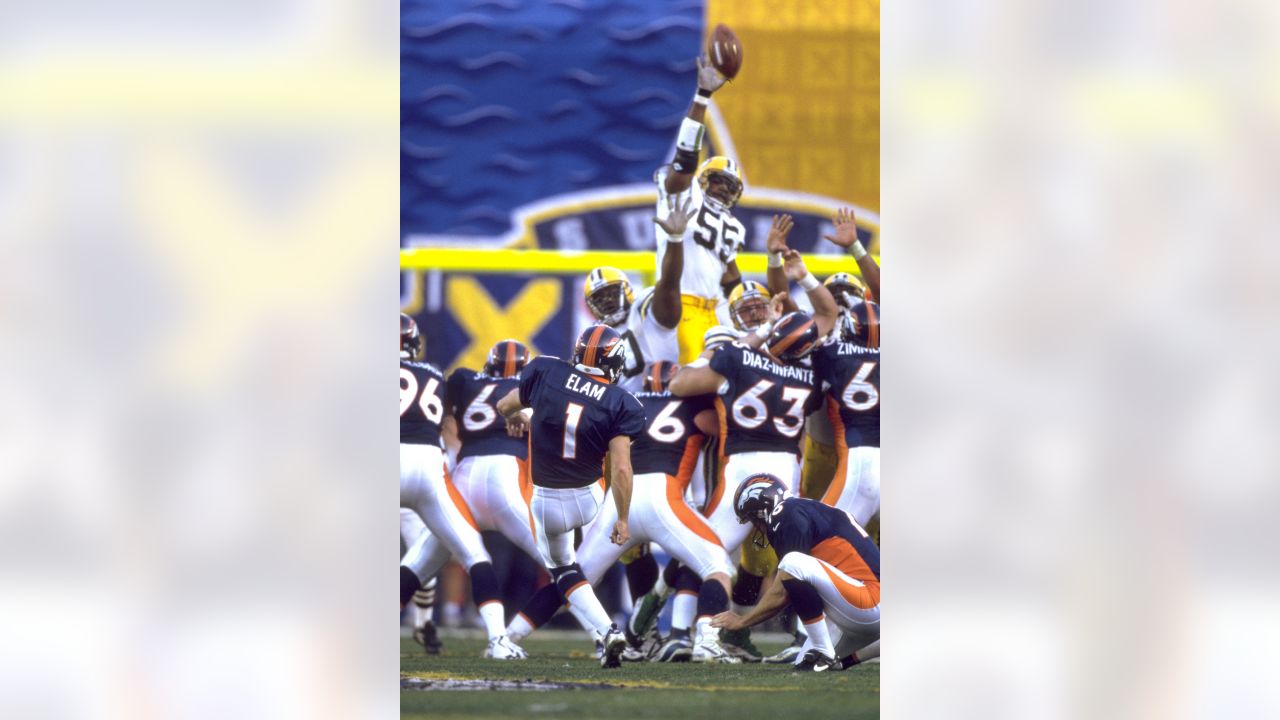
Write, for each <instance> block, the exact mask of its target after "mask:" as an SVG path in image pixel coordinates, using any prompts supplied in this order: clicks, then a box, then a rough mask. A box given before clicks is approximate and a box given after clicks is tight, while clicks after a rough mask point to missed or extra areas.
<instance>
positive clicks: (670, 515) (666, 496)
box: [579, 473, 733, 585]
mask: <svg viewBox="0 0 1280 720" xmlns="http://www.w3.org/2000/svg"><path fill="white" fill-rule="evenodd" d="M617 521H618V507H617V505H615V504H614V503H612V502H607V503H605V505H604V507H603V508H601V510H600V515H599V517H597V518H596V521H595V522H593V523H592V524H591V527H589V528H587V531H586V533H585V534H584V535H583V536H582V558H581V560H580V561H579V563H580V564H581V565H582V573H583V574H584V575H586V576H587V581H588V582H590V583H591V584H592V585H594V584H596V583H597V582H599V581H600V578H601V577H603V576H604V574H605V572H606V571H608V569H609V568H610V566H612V565H613V563H615V562H617V560H618V558H619V557H621V556H622V554H623V553H624V552H626V551H627V550H629V549H631V548H632V547H634V546H636V545H638V544H640V543H646V542H655V543H657V544H659V545H661V546H662V549H664V550H666V551H667V552H668V553H669V554H670V555H671V556H672V557H674V558H676V559H677V560H679V561H680V562H681V563H682V564H684V565H685V566H686V567H688V568H690V569H692V570H693V571H694V572H696V573H698V576H699V577H701V578H702V579H703V580H705V579H707V577H709V576H710V575H711V574H713V573H718V572H719V573H724V574H725V575H733V565H732V564H731V563H730V561H729V555H728V553H726V552H725V551H724V547H722V546H721V545H720V539H719V538H718V537H716V534H715V532H714V531H712V529H711V527H710V526H709V525H708V524H707V522H706V520H705V519H704V518H702V517H701V516H700V515H698V513H697V512H695V511H694V510H693V509H692V508H690V507H689V506H688V505H687V504H685V501H684V496H683V493H682V489H681V487H680V481H679V480H677V479H676V478H675V477H673V476H671V475H666V474H663V473H646V474H644V475H636V476H635V478H634V480H633V482H632V489H631V508H630V510H629V515H628V517H627V526H628V529H629V530H630V531H631V539H630V540H628V541H627V543H626V544H625V545H614V544H613V540H612V539H611V538H610V536H611V535H612V534H613V525H614V523H616V522H617Z"/></svg>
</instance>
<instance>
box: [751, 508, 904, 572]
mask: <svg viewBox="0 0 1280 720" xmlns="http://www.w3.org/2000/svg"><path fill="white" fill-rule="evenodd" d="M765 536H766V537H768V539H769V544H770V545H772V546H773V549H774V550H775V551H776V552H777V553H778V557H779V558H781V557H783V556H784V555H786V554H787V553H790V552H799V553H804V554H805V555H811V556H813V557H816V558H818V559H819V560H823V561H825V562H827V563H829V564H830V565H832V566H833V567H835V568H837V569H839V570H840V572H842V573H844V574H845V575H848V576H849V577H851V578H853V579H854V580H860V581H862V582H864V583H879V582H880V549H879V548H877V547H876V544H875V543H874V542H872V541H871V538H869V537H867V531H865V530H863V529H862V528H861V527H860V526H859V525H858V524H857V523H856V522H854V521H853V518H852V517H849V513H847V512H845V511H843V510H838V509H836V508H833V507H831V506H830V505H824V504H822V503H820V502H818V501H817V500H810V499H808V498H802V497H789V498H787V499H785V500H783V501H782V504H781V505H779V506H778V509H777V510H776V511H775V512H774V514H773V515H772V516H770V518H769V527H768V529H767V530H766V531H765Z"/></svg>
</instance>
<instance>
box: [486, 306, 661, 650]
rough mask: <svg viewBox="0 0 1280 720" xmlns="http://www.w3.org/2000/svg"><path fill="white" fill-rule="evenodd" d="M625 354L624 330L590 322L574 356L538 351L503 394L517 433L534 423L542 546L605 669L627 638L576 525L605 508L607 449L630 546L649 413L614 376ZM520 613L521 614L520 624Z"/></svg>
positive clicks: (502, 405) (536, 512) (622, 539)
mask: <svg viewBox="0 0 1280 720" xmlns="http://www.w3.org/2000/svg"><path fill="white" fill-rule="evenodd" d="M623 353H624V350H623V343H622V337H621V336H620V335H619V334H618V333H617V331H615V330H613V329H612V328H610V327H609V326H607V325H592V326H591V327H588V328H587V329H586V330H584V331H583V332H582V334H581V335H579V336H578V342H577V345H576V347H575V348H574V353H573V363H572V364H570V363H567V362H564V361H563V360H560V359H558V358H552V357H546V356H543V357H539V358H535V359H534V360H532V361H531V362H530V363H529V364H528V365H527V366H525V370H524V372H523V373H522V376H521V379H520V386H519V387H518V388H515V389H513V390H511V391H510V392H509V393H507V394H506V395H505V396H503V397H502V399H501V400H499V401H498V412H500V413H502V415H503V417H505V418H506V420H507V425H508V429H509V431H510V432H512V433H513V434H514V435H517V436H519V435H523V434H524V433H525V432H529V431H531V430H532V435H531V436H530V457H529V460H530V470H531V474H532V477H533V498H532V502H531V510H532V512H533V522H534V533H535V536H536V540H537V546H538V554H539V555H540V556H541V558H542V562H543V565H544V566H545V567H546V568H547V570H548V571H549V572H550V573H551V578H552V580H553V581H554V582H555V584H556V587H557V588H558V589H559V591H560V595H561V597H562V598H564V600H566V601H567V602H568V603H569V605H570V607H571V609H572V610H573V612H574V615H575V617H577V618H578V620H579V622H581V623H582V625H583V627H584V628H585V629H586V630H587V631H588V632H591V633H592V634H593V635H594V636H595V639H596V640H598V641H600V642H601V643H602V644H603V646H604V652H603V654H602V655H601V657H600V664H601V666H602V667H606V668H616V667H618V666H619V665H620V664H621V661H620V659H619V658H620V656H621V655H622V651H623V649H624V648H625V647H626V644H627V640H626V637H625V636H624V635H623V633H622V631H621V630H619V629H618V626H617V625H614V624H613V623H612V621H610V619H609V615H608V613H606V612H605V610H604V608H603V607H602V606H601V605H600V600H599V599H598V598H597V597H596V594H595V591H594V590H592V589H591V585H590V583H588V582H587V579H586V577H585V576H584V575H583V572H582V568H581V567H580V566H579V565H578V563H577V562H576V554H575V552H574V548H573V531H574V530H575V529H577V528H580V527H583V526H584V525H587V524H588V523H590V522H591V520H592V519H593V518H595V516H596V514H597V512H598V511H599V508H600V503H601V500H602V496H601V491H600V489H599V488H600V484H601V480H602V479H601V477H600V475H601V464H602V462H603V461H604V458H605V455H606V453H607V454H608V456H609V466H610V474H611V477H610V489H611V491H612V493H613V500H614V505H615V507H616V508H617V518H618V519H617V521H616V522H614V524H613V527H612V533H611V536H610V539H611V541H612V542H613V543H614V544H616V545H623V544H625V543H626V542H627V541H628V540H629V539H630V538H631V532H630V529H629V527H628V524H627V520H628V517H629V512H630V505H631V440H632V439H633V438H636V437H638V436H639V435H640V434H641V433H643V432H644V425H645V422H644V409H643V408H642V407H641V406H640V401H638V400H636V399H635V396H633V395H631V394H630V393H628V392H627V391H626V390H623V389H622V388H620V387H618V386H617V385H614V383H615V382H616V381H617V379H618V376H619V375H620V374H621V372H622V366H623V362H624V356H623ZM526 407H532V408H533V417H532V418H531V419H530V418H527V417H525V416H524V415H523V413H521V412H520V411H521V410H522V409H524V408H526ZM585 550H586V548H584V551H585ZM521 620H522V618H521V616H519V615H517V617H516V620H513V621H512V624H513V628H514V626H515V624H516V623H517V622H519V621H521ZM513 632H516V631H515V630H514V629H513ZM526 632H527V631H526Z"/></svg>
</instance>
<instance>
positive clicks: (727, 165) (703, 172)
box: [697, 155, 746, 210]
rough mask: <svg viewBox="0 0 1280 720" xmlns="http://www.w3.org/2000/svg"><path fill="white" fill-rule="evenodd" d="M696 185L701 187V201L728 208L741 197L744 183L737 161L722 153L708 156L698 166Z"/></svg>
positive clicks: (744, 187) (722, 208)
mask: <svg viewBox="0 0 1280 720" xmlns="http://www.w3.org/2000/svg"><path fill="white" fill-rule="evenodd" d="M697 178H698V186H699V187H701V188H702V198H703V202H706V203H710V204H711V205H712V206H713V207H717V208H719V209H721V210H728V209H730V208H732V207H733V206H734V205H735V204H737V202H738V199H739V198H741V197H742V192H743V190H745V189H746V183H745V182H744V181H743V178H742V170H741V169H740V168H739V167H738V163H737V162H736V161H734V160H732V159H731V158H727V157H724V156H723V155H716V156H714V157H709V158H707V159H706V160H704V161H703V162H702V164H701V165H699V166H698V172H697Z"/></svg>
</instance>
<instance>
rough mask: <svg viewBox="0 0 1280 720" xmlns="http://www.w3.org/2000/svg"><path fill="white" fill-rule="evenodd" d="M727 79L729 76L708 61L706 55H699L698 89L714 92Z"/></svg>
mask: <svg viewBox="0 0 1280 720" xmlns="http://www.w3.org/2000/svg"><path fill="white" fill-rule="evenodd" d="M727 80H728V78H726V77H725V76H723V75H721V74H720V71H719V70H717V69H716V68H715V66H714V65H712V64H711V63H709V62H707V58H706V56H705V55H699V56H698V89H700V90H706V91H707V92H712V93H713V92H715V91H717V90H719V89H720V88H721V87H722V86H723V85H724V84H725V82H726V81H727Z"/></svg>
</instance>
